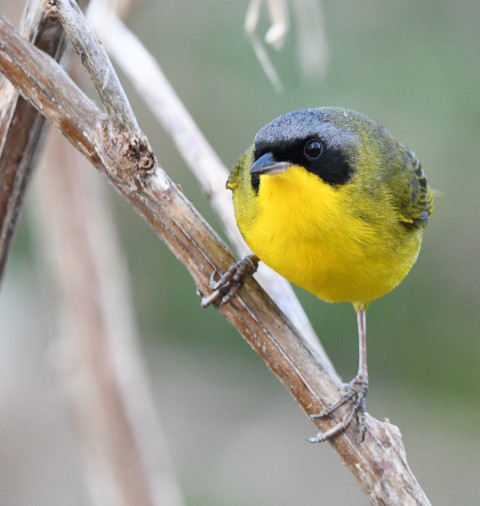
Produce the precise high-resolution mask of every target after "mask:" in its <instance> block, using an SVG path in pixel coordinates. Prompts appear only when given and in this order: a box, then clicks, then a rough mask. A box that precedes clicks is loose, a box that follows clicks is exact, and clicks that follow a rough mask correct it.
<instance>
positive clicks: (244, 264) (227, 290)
mask: <svg viewBox="0 0 480 506" xmlns="http://www.w3.org/2000/svg"><path fill="white" fill-rule="evenodd" d="M257 268H258V258H257V257H256V256H255V255H248V256H246V257H244V258H242V259H241V260H239V261H238V262H235V263H234V264H233V265H231V266H230V268H229V269H228V270H227V272H225V273H224V274H223V275H222V276H220V278H218V279H215V278H216V275H217V271H213V272H212V274H211V275H210V283H209V286H210V289H211V290H213V291H212V293H211V294H210V295H208V296H207V297H203V298H202V307H204V308H205V307H208V306H210V305H211V304H213V303H214V302H218V303H219V304H220V305H222V304H226V303H227V302H228V301H229V300H230V299H231V298H232V297H233V296H234V295H235V294H236V293H237V292H238V290H239V289H240V288H241V287H242V286H243V284H244V283H245V281H246V280H247V279H248V278H249V277H250V276H251V275H252V274H254V272H255V271H256V270H257Z"/></svg>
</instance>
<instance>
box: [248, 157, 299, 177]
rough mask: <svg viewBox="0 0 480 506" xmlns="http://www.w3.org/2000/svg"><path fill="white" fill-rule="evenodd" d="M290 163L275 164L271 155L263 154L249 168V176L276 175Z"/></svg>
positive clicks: (283, 170)
mask: <svg viewBox="0 0 480 506" xmlns="http://www.w3.org/2000/svg"><path fill="white" fill-rule="evenodd" d="M290 165H291V163H290V162H277V161H276V160H275V158H274V157H273V154H272V153H265V154H264V155H262V156H261V157H260V158H259V159H258V160H257V161H256V162H254V163H253V165H252V167H251V168H250V174H278V173H279V172H285V171H286V170H287V169H288V167H290Z"/></svg>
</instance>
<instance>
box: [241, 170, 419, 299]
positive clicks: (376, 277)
mask: <svg viewBox="0 0 480 506" xmlns="http://www.w3.org/2000/svg"><path fill="white" fill-rule="evenodd" d="M290 170H293V171H295V170H298V171H303V169H301V168H300V167H298V168H296V167H292V168H291V169H290ZM289 172H290V171H289ZM303 172H305V171H303ZM303 172H299V173H298V174H295V177H293V178H292V177H291V176H292V174H277V175H274V176H272V177H269V176H267V177H263V178H262V183H261V186H260V191H261V192H262V194H261V195H259V197H261V198H257V199H256V202H255V205H252V202H251V199H249V201H248V202H246V201H245V200H244V199H243V196H242V195H235V192H234V202H235V212H236V215H237V222H238V223H239V227H240V230H241V232H242V235H243V236H244V238H245V240H246V242H247V243H248V245H249V246H250V248H251V249H252V251H253V252H254V253H255V254H256V255H257V256H258V257H259V258H260V260H262V261H263V262H265V263H266V264H267V265H269V266H270V267H272V268H273V269H274V270H275V271H277V272H278V273H279V274H281V275H282V276H284V277H285V278H286V279H288V280H289V281H291V282H292V283H294V284H296V285H298V286H300V287H301V288H304V289H305V290H307V291H309V292H312V293H314V294H315V295H317V296H318V297H319V298H321V299H323V300H325V301H329V302H343V301H348V302H353V303H356V304H362V305H367V304H368V303H369V302H370V301H372V300H374V299H377V298H379V297H381V296H382V295H385V294H386V293H388V292H389V291H391V290H392V289H393V288H395V286H397V285H398V284H399V283H400V282H401V281H402V280H403V278H404V277H405V276H406V275H407V274H408V272H409V271H410V269H411V267H412V266H413V264H414V263H415V260H416V258H417V255H418V252H419V249H420V245H421V238H422V230H421V229H408V228H407V227H405V226H404V225H403V224H401V223H399V222H398V219H397V217H396V214H395V212H394V210H393V209H392V208H391V207H389V205H390V204H389V202H388V199H386V198H385V201H382V200H381V199H380V201H379V200H377V201H375V202H371V201H368V199H365V200H362V199H361V198H360V199H359V197H358V195H353V196H352V195H350V194H349V192H348V191H347V190H345V189H342V191H338V190H337V189H335V188H333V187H331V186H329V185H325V184H323V183H321V185H319V184H317V180H318V178H316V177H315V176H313V178H312V177H310V176H311V174H306V175H304V174H303ZM292 181H295V184H294V185H293V186H292ZM295 185H298V187H296V186H295Z"/></svg>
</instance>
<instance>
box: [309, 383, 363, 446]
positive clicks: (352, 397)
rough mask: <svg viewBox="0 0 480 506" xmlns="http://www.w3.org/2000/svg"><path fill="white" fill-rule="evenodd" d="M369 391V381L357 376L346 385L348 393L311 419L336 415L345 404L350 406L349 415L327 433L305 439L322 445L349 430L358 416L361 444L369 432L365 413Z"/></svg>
mask: <svg viewBox="0 0 480 506" xmlns="http://www.w3.org/2000/svg"><path fill="white" fill-rule="evenodd" d="M367 391H368V380H367V379H366V378H363V377H361V376H356V377H355V378H354V379H353V380H352V381H351V382H350V383H348V384H347V385H346V392H345V393H344V394H343V395H342V397H340V399H338V401H336V402H335V403H333V404H332V405H331V406H328V407H327V408H325V409H324V410H323V411H321V412H320V413H318V414H316V415H311V418H325V417H327V416H330V415H331V414H332V413H334V412H335V411H336V410H337V409H338V408H340V407H341V406H343V405H344V404H347V403H348V404H349V410H348V412H347V414H346V415H345V416H344V417H343V418H342V420H340V421H339V422H338V423H336V424H335V425H334V426H333V427H331V428H330V429H328V430H327V431H325V432H319V433H318V434H317V435H316V436H314V437H306V438H305V439H306V440H307V441H309V442H310V443H321V442H323V441H327V440H328V439H330V438H332V437H334V436H337V435H338V434H340V433H341V432H343V431H345V430H346V429H348V427H349V426H350V424H351V423H352V420H353V417H354V416H355V415H356V416H357V420H358V428H359V432H360V442H361V441H363V440H364V439H365V433H366V431H367V420H366V411H365V397H366V395H367Z"/></svg>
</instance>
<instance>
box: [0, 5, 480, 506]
mask: <svg viewBox="0 0 480 506" xmlns="http://www.w3.org/2000/svg"><path fill="white" fill-rule="evenodd" d="M15 3H16V2H13V0H10V1H8V0H1V1H0V6H2V12H4V13H6V14H7V15H9V16H11V19H12V20H13V21H15V20H16V19H18V17H16V16H18V15H17V14H15V13H14V6H13V4H15ZM322 6H323V12H324V22H325V29H326V37H327V44H328V48H329V62H328V67H327V71H326V75H325V78H324V79H323V81H321V82H316V83H312V82H307V81H306V80H305V79H304V78H303V77H302V75H301V72H300V66H299V62H298V54H297V46H296V37H297V33H296V30H297V27H296V25H295V21H294V18H293V17H292V30H291V33H290V34H289V36H288V39H287V42H286V45H285V47H284V49H283V50H282V51H281V52H280V53H278V54H273V53H271V52H270V54H271V56H272V60H273V61H274V64H275V66H276V68H277V70H278V72H279V74H280V77H281V79H282V81H283V83H284V87H285V91H284V93H283V94H280V95H278V94H275V93H274V92H273V90H272V87H271V85H270V83H269V82H268V80H267V78H266V77H265V75H264V73H263V72H262V70H261V68H260V66H259V64H258V61H257V60H256V57H255V55H254V53H253V50H252V47H251V45H250V43H249V41H248V38H247V36H246V35H245V34H244V31H243V23H244V16H245V12H246V9H247V1H237V2H233V1H229V2H225V1H222V0H197V1H195V2H194V1H192V0H190V1H187V0H176V1H175V2H174V1H170V2H153V1H150V2H145V3H143V4H142V5H140V6H138V7H137V9H136V10H135V11H134V13H133V15H132V16H131V18H130V20H129V22H128V24H129V26H130V27H131V29H132V30H133V31H134V33H136V34H137V35H138V36H139V37H140V39H141V40H142V41H143V43H144V44H145V45H146V46H147V47H148V48H149V49H150V50H151V51H152V53H153V54H154V55H155V57H156V58H157V59H158V61H159V63H160V64H161V66H162V68H163V70H164V72H165V73H166V75H167V77H168V78H169V79H170V81H171V83H172V84H173V86H174V88H175V89H176V91H177V93H178V94H179V96H180V97H181V99H182V100H183V101H184V103H185V105H186V107H187V108H188V110H189V111H190V112H191V114H192V116H193V117H194V119H195V120H196V121H197V123H198V125H199V126H200V128H201V129H202V131H203V133H204V134H205V136H206V137H207V138H208V139H209V141H210V142H211V144H212V145H213V147H214V149H215V150H216V151H217V152H218V154H219V155H220V157H221V159H222V160H223V161H224V162H225V163H226V165H227V166H232V165H233V163H234V162H235V160H236V158H237V156H238V155H239V154H240V153H241V152H242V151H243V149H244V148H246V147H247V146H248V145H249V144H250V143H251V142H252V140H253V136H254V135H255V133H256V132H257V130H258V129H259V128H260V127H261V126H263V125H264V124H265V123H267V122H268V121H270V120H271V119H273V118H274V117H276V116H278V115H280V114H282V113H284V112H287V111H290V110H293V109H298V108H304V107H313V106H319V105H339V106H344V107H348V108H351V109H355V110H358V111H360V112H363V113H365V114H367V115H369V116H371V117H373V118H375V119H377V120H378V121H379V122H381V123H383V124H384V125H385V126H387V128H389V129H390V130H391V131H392V132H393V133H394V134H395V135H396V136H397V137H398V138H399V139H400V140H401V141H402V142H404V143H405V144H407V145H408V146H409V147H410V148H412V149H413V150H414V151H415V152H416V154H417V155H418V157H419V158H420V160H421V162H422V165H423V167H424V169H425V172H426V174H427V177H428V181H429V183H430V185H431V186H432V187H434V188H435V189H437V190H438V191H439V192H441V194H442V196H441V197H438V198H437V199H436V208H435V213H434V216H433V219H432V221H431V223H430V225H429V227H428V228H427V230H426V233H425V239H424V244H423V249H422V252H421V254H420V257H419V260H418V262H417V264H416V266H415V267H414V269H413V271H412V273H411V274H410V276H409V277H408V278H407V279H406V280H405V281H404V282H403V283H402V285H401V286H400V287H398V288H397V289H396V290H395V291H394V292H392V293H391V294H390V295H388V296H386V297H385V298H383V299H381V300H379V301H377V302H375V303H374V304H372V306H371V308H370V309H369V315H368V327H369V330H368V346H369V349H368V351H369V374H370V392H369V396H368V401H367V409H368V411H369V412H370V413H371V414H372V415H373V416H375V417H377V418H385V417H388V418H389V419H390V420H391V421H392V422H393V423H395V424H396V425H398V426H399V427H400V429H401V431H402V434H403V438H404V442H405V446H406V449H407V454H408V458H409V464H410V466H411V468H412V470H413V472H414V473H415V474H416V476H417V478H418V480H419V481H420V483H421V484H422V486H423V487H424V489H425V491H426V493H427V495H428V496H429V498H430V499H431V501H432V503H433V504H436V505H451V504H454V503H455V504H465V505H467V504H471V505H475V504H478V503H479V502H480V484H479V482H478V475H479V473H480V431H479V416H480V402H479V399H480V388H479V385H480V366H479V362H480V339H479V331H478V329H479V328H480V311H479V310H478V306H479V301H480V289H479V286H480V269H479V268H478V261H477V258H478V251H479V246H480V244H479V241H480V220H479V211H478V201H479V195H480V171H479V170H478V160H479V159H480V145H479V142H478V136H479V131H480V101H479V98H478V94H479V91H480V30H479V29H478V24H479V21H480V3H479V2H477V1H474V0H458V1H457V2H451V1H450V2H447V1H445V0H443V1H433V0H422V1H413V0H407V1H403V2H396V1H395V0H388V1H383V2H381V1H379V0H358V1H356V2H332V1H328V2H327V1H325V2H323V4H322ZM17 7H18V6H17ZM263 14H264V17H263V21H262V23H261V25H260V27H259V31H260V33H263V32H262V30H263V31H264V30H265V29H266V28H267V27H268V25H267V22H266V16H265V12H264V13H263ZM123 81H124V84H125V88H126V91H127V94H128V95H129V97H130V99H131V103H132V106H133V108H134V110H135V111H136V113H137V114H138V117H139V120H140V124H141V126H142V128H143V129H144V131H145V132H146V134H147V136H148V137H149V140H150V142H151V144H152V145H153V147H154V150H155V152H156V154H157V156H158V159H159V162H160V164H161V165H162V166H163V167H164V168H165V169H166V170H167V172H168V173H169V175H170V176H171V177H172V178H173V179H174V180H175V181H176V182H178V183H180V184H181V185H182V187H183V190H184V192H185V194H186V195H187V197H188V198H189V199H191V200H192V201H193V202H194V204H195V205H196V206H197V208H198V209H199V210H200V212H201V213H202V214H203V215H204V216H205V217H206V218H207V219H208V220H209V221H210V223H211V224H212V225H213V226H214V227H215V228H216V229H217V230H219V225H218V221H217V220H216V218H215V217H214V216H213V214H212V212H211V211H210V208H209V203H208V201H207V200H206V198H205V197H204V196H203V195H202V193H201V191H200V190H199V188H198V185H197V183H196V182H195V181H194V179H193V177H192V176H191V175H190V173H189V171H188V169H187V168H186V166H185V164H184V163H183V161H182V159H181V157H180V156H179V155H178V153H177V152H176V150H175V148H174V146H173V144H172V143H171V141H170V140H169V139H168V138H167V136H166V135H165V134H164V132H163V131H162V130H161V127H159V125H158V124H157V123H156V121H155V120H154V119H153V118H152V116H151V115H150V113H149V111H148V108H147V107H146V106H145V105H144V104H143V103H142V100H141V98H140V97H138V96H137V95H136V93H135V92H134V91H133V89H132V88H131V86H130V85H129V83H128V82H126V80H125V79H123ZM110 195H111V198H112V200H113V203H114V207H115V212H116V215H117V218H118V220H117V222H118V227H119V231H120V235H121V237H122V242H123V244H124V247H125V251H126V255H127V259H128V266H129V270H130V273H131V282H132V286H133V299H134V301H135V306H136V309H137V316H138V323H139V327H140V330H141V334H142V336H143V338H144V346H145V350H146V352H147V355H148V363H149V367H150V371H151V374H152V378H153V379H152V381H153V389H154V392H155V396H156V398H158V400H159V409H160V415H161V418H162V421H163V424H164V428H165V431H166V434H167V438H168V441H169V444H170V450H171V453H172V457H173V460H174V463H175V466H176V472H177V475H178V478H179V481H180V485H181V487H182V491H183V493H184V495H185V498H186V504H188V505H192V506H193V505H195V506H197V505H270V504H272V505H273V504H276V505H287V504H288V505H291V504H303V505H313V504H328V505H345V504H355V505H356V504H368V501H367V499H366V498H365V497H364V496H363V495H362V493H361V492H360V490H359V487H358V486H357V484H356V482H355V481H354V479H353V478H352V477H351V476H350V474H349V473H348V472H347V471H346V470H345V469H344V468H343V466H342V465H341V463H340V461H339V459H338V457H337V456H336V455H335V454H334V452H333V451H332V450H331V449H330V448H329V446H328V445H309V444H307V443H306V442H305V441H304V439H303V434H308V435H312V434H314V433H315V427H314V426H313V425H312V424H311V423H310V422H309V421H308V420H306V418H305V417H304V415H303V414H302V413H301V411H300V409H299V408H298V407H297V406H296V405H295V404H294V402H292V401H291V399H290V398H289V396H288V395H287V394H286V392H285V391H283V388H282V387H281V386H280V384H279V383H278V382H277V381H276V380H275V378H274V377H273V376H272V375H271V373H270V372H269V371H268V370H267V369H266V368H265V366H264V365H263V363H262V362H261V361H260V360H259V359H258V358H257V357H256V356H255V354H254V353H253V352H252V351H251V350H250V348H249V347H248V345H247V344H246V343H245V342H244V341H243V340H242V338H241V337H240V336H239V335H238V334H237V333H236V331H235V330H234V329H233V328H231V327H230V325H229V324H228V323H227V322H226V321H225V320H224V319H223V317H221V315H220V314H218V313H217V312H216V311H215V310H213V309H208V310H202V309H201V308H200V300H199V297H197V296H196V295H195V287H194V284H193V282H192V281H191V279H190V277H189V276H188V274H187V273H186V271H185V270H184V269H183V268H182V267H181V265H180V264H179V263H178V262H177V261H176V260H175V258H174V257H173V256H172V255H171V254H170V253H169V251H168V250H167V248H166V247H165V246H164V245H163V244H162V243H161V242H160V241H159V240H158V239H157V238H156V237H155V236H154V234H153V233H152V232H151V231H150V229H149V228H148V227H147V226H146V225H145V224H144V223H143V222H142V220H141V219H140V218H138V217H137V216H136V215H135V214H134V213H133V212H132V211H131V209H130V208H129V206H128V205H127V204H126V203H124V202H123V201H121V199H120V198H119V197H118V196H117V195H116V194H114V192H113V191H110ZM26 200H27V212H26V213H24V216H23V219H22V223H21V227H20V230H19V232H18V234H17V240H16V243H15V248H14V252H13V254H12V257H11V259H10V263H9V266H8V274H7V278H6V280H5V283H4V286H3V287H2V304H1V308H0V311H1V312H0V329H1V330H2V334H1V335H2V338H1V340H0V347H1V348H0V350H3V351H1V355H2V356H3V357H4V358H3V359H0V360H1V361H2V362H3V363H4V364H5V367H6V368H5V367H3V366H2V368H3V371H4V372H3V373H0V379H1V378H3V381H2V384H3V391H2V392H0V393H1V394H2V395H1V398H0V402H1V405H0V407H1V409H2V416H1V419H2V420H1V422H0V423H1V424H2V426H1V427H0V428H1V433H3V437H2V440H3V442H2V447H3V449H0V491H1V490H3V491H4V493H5V494H6V496H5V502H4V501H2V504H15V505H27V504H36V505H38V504H52V505H53V504H59V505H60V504H66V502H65V497H66V495H65V494H68V497H69V500H68V502H67V503H68V504H84V501H85V492H84V491H83V484H82V481H81V477H79V476H78V472H77V470H78V467H79V466H80V465H81V462H79V458H78V455H77V450H76V449H75V443H74V440H73V437H74V436H73V433H72V429H71V428H70V427H69V423H68V417H67V416H66V414H65V412H64V411H65V408H64V407H62V403H61V397H60V396H59V394H58V391H57V390H58V387H56V383H55V382H56V378H55V374H54V373H53V372H52V371H51V363H50V360H49V359H48V357H49V349H50V347H51V344H52V343H51V338H50V337H49V335H50V334H49V331H51V328H52V323H51V322H50V323H49V322H48V321H46V318H45V316H44V315H43V314H42V311H41V307H40V308H39V306H38V303H37V302H36V299H37V298H38V296H39V294H41V293H42V290H43V287H42V284H41V282H40V281H39V280H40V279H41V276H39V274H38V272H37V271H38V270H41V265H40V264H39V262H38V260H37V258H36V252H35V248H34V244H33V242H32V240H31V237H30V232H31V231H30V229H29V219H28V214H29V211H30V212H32V207H31V204H30V203H29V202H28V200H29V199H28V196H27V199H26ZM297 293H298V296H299V298H300V299H301V302H302V303H303V305H304V307H305V309H306V312H307V314H308V315H309V317H310V319H311V321H312V324H313V326H314V327H315V329H317V332H318V334H319V335H320V336H321V339H322V343H323V345H324V347H325V348H326V350H327V352H328V354H329V356H330V357H331V359H332V361H333V363H334V365H335V366H336V368H337V370H338V371H339V373H340V374H341V375H342V376H343V377H344V378H345V379H346V380H349V379H350V378H351V377H353V375H354V374H355V371H356V366H357V360H358V357H357V341H356V323H355V317H354V313H353V311H352V308H351V307H350V305H348V304H342V305H329V304H326V303H323V302H319V301H318V300H316V299H315V298H314V297H313V296H311V295H309V294H306V293H304V292H302V291H301V290H297ZM25 308H26V309H25ZM25 312H26V313H28V315H29V318H24V317H23V315H25ZM21 315H22V317H21ZM7 366H8V367H7ZM34 413H35V414H34ZM52 437H54V438H56V439H61V440H62V441H63V443H64V446H62V447H60V446H59V445H52V444H51V441H52ZM58 459H60V464H59V463H58ZM45 461H47V462H50V464H48V465H47V464H45ZM54 462H57V463H56V464H55V463H54ZM40 463H42V465H41V466H40V467H41V469H40V468H39V465H40ZM12 480H13V481H12ZM25 483H26V484H27V485H25ZM22 487H23V488H22ZM25 487H26V488H25ZM20 489H21V491H20ZM70 499H71V500H70Z"/></svg>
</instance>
